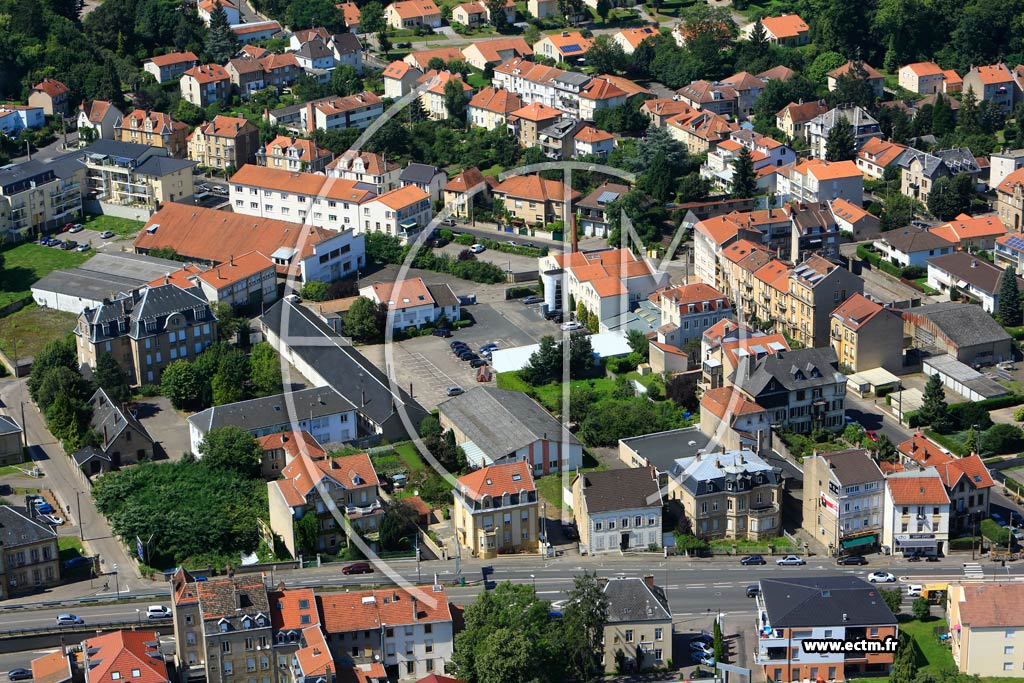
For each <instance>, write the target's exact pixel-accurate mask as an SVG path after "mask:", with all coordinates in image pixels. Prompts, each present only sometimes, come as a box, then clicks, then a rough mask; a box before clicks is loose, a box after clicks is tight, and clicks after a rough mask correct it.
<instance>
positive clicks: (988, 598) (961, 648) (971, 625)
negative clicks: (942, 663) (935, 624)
mask: <svg viewBox="0 0 1024 683" xmlns="http://www.w3.org/2000/svg"><path fill="white" fill-rule="evenodd" d="M1022 602H1024V586H1021V585H1020V584H1018V583H1009V582H996V581H991V582H988V581H986V582H985V583H951V584H949V588H948V593H947V595H946V604H945V605H944V606H945V609H946V622H947V624H948V625H949V640H950V643H951V647H952V651H953V661H954V662H956V667H957V669H958V670H959V671H960V672H962V673H964V674H969V675H971V676H985V677H1001V676H1005V675H1006V673H1005V672H1008V671H1020V670H1021V669H1022V668H1024V658H1022V656H1021V652H1020V650H1019V649H1018V648H1017V647H1016V642H1015V640H1014V638H1015V636H1016V634H1017V631H1018V630H1019V629H1020V628H1021V626H1022V625H1024V624H1021V618H1020V606H1021V603H1022Z"/></svg>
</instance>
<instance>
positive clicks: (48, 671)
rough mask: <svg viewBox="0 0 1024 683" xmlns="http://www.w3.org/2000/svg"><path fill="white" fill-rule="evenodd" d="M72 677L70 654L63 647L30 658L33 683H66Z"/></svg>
mask: <svg viewBox="0 0 1024 683" xmlns="http://www.w3.org/2000/svg"><path fill="white" fill-rule="evenodd" d="M72 678H73V673H72V671H71V656H70V655H66V654H64V648H60V649H59V650H56V651H54V652H51V653H50V654H47V655H43V656H42V657H36V658H35V659H33V660H32V681H33V683H67V681H70V680H72Z"/></svg>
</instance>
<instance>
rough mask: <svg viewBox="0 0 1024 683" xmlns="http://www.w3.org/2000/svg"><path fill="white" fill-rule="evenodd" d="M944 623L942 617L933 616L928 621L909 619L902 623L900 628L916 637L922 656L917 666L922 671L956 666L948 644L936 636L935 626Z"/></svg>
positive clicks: (915, 640)
mask: <svg viewBox="0 0 1024 683" xmlns="http://www.w3.org/2000/svg"><path fill="white" fill-rule="evenodd" d="M940 625H942V619H941V618H938V617H932V618H930V619H929V620H928V621H918V620H917V619H914V620H913V621H907V622H902V623H900V629H901V630H903V631H905V632H906V633H908V634H909V635H910V637H911V638H913V639H914V642H915V643H916V644H917V649H918V650H919V651H920V653H921V656H920V657H918V660H917V666H918V672H920V671H939V670H941V669H952V668H955V667H956V663H955V662H954V661H953V654H952V653H951V652H950V651H949V648H948V647H947V646H946V645H943V644H942V642H940V641H939V639H938V638H937V637H936V636H935V632H934V631H935V627H936V626H940Z"/></svg>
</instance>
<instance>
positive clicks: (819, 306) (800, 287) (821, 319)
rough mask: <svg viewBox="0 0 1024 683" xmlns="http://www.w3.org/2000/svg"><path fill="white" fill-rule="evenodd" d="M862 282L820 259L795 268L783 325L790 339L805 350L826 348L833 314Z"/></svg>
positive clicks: (862, 288) (849, 273)
mask: <svg viewBox="0 0 1024 683" xmlns="http://www.w3.org/2000/svg"><path fill="white" fill-rule="evenodd" d="M863 291H864V281H863V280H862V279H861V278H860V277H859V276H857V275H854V274H853V273H851V272H850V271H849V270H847V269H846V268H843V267H841V266H837V265H836V264H835V263H832V262H831V261H828V260H826V259H824V258H822V257H820V256H811V257H810V258H808V259H807V260H806V261H804V262H802V263H799V264H797V266H796V267H795V268H793V270H792V271H791V272H790V274H789V288H788V297H787V298H788V305H789V309H790V310H789V314H790V315H789V316H788V317H786V318H785V320H784V321H782V325H780V326H781V327H783V328H784V329H785V331H786V333H787V334H788V335H789V337H790V339H794V340H796V341H798V342H800V343H801V344H804V345H806V346H815V347H823V346H828V344H829V339H830V337H831V327H832V325H831V320H832V311H834V310H835V308H836V306H838V305H839V304H840V303H841V302H843V301H846V300H847V299H848V298H849V297H850V296H851V295H853V294H855V293H863Z"/></svg>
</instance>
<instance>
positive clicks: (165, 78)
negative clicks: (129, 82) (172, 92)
mask: <svg viewBox="0 0 1024 683" xmlns="http://www.w3.org/2000/svg"><path fill="white" fill-rule="evenodd" d="M196 66H199V58H198V57H196V54H195V53H194V52H168V53H167V54H165V55H157V56H156V57H150V58H149V59H147V60H145V61H144V62H143V63H142V69H143V70H144V71H146V72H147V73H150V74H153V78H155V79H156V82H157V83H170V82H171V81H173V80H174V79H175V78H178V77H179V76H181V75H182V74H183V73H185V72H186V71H188V70H189V69H191V68H192V67H196Z"/></svg>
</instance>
